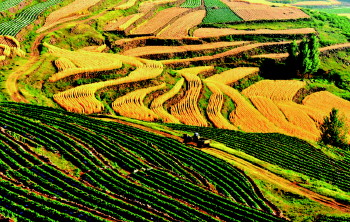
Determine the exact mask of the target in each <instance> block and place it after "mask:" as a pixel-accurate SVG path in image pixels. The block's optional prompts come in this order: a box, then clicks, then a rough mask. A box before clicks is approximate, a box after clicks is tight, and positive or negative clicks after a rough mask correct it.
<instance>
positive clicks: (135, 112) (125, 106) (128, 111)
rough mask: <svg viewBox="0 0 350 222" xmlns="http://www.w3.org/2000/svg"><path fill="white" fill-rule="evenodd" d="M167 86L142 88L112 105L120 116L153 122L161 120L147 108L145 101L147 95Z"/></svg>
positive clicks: (118, 99) (120, 98)
mask: <svg viewBox="0 0 350 222" xmlns="http://www.w3.org/2000/svg"><path fill="white" fill-rule="evenodd" d="M165 86H166V84H165V83H163V84H161V85H158V86H153V87H148V88H142V89H138V90H136V91H133V92H131V93H128V94H126V95H124V96H122V97H119V98H117V99H116V100H115V101H114V102H113V103H112V108H113V110H114V111H115V112H117V113H118V114H120V115H122V116H126V117H130V118H135V119H139V120H144V121H153V120H156V119H159V117H158V115H157V114H155V113H154V112H153V111H152V110H150V109H149V108H148V107H146V106H145V104H144V103H143V100H144V98H145V97H146V95H147V94H149V93H151V92H153V91H156V90H159V89H161V88H164V87H165Z"/></svg>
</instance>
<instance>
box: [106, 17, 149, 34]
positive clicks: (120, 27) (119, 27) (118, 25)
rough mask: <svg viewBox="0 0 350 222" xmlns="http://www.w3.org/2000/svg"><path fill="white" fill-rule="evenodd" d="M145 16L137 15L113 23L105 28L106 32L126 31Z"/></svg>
mask: <svg viewBox="0 0 350 222" xmlns="http://www.w3.org/2000/svg"><path fill="white" fill-rule="evenodd" d="M144 15H145V14H144V13H136V14H132V15H128V16H126V17H122V18H120V19H118V20H116V21H111V22H109V23H108V24H107V25H106V26H105V27H104V31H125V30H126V29H127V28H128V27H130V26H131V25H132V24H134V23H135V22H136V21H137V20H139V19H140V18H141V17H142V16H144Z"/></svg>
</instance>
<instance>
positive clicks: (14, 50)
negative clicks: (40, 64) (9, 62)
mask: <svg viewBox="0 0 350 222" xmlns="http://www.w3.org/2000/svg"><path fill="white" fill-rule="evenodd" d="M0 56H1V59H0V61H3V60H5V59H6V57H10V56H13V57H14V56H20V57H24V56H25V52H24V51H23V50H22V49H21V46H20V43H19V42H18V41H17V39H16V38H15V37H12V36H6V35H5V36H4V35H0Z"/></svg>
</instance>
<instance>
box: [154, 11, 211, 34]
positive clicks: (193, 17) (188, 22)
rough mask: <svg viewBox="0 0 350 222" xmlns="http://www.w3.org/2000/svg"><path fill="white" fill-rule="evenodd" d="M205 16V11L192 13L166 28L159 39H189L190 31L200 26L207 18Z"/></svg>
mask: <svg viewBox="0 0 350 222" xmlns="http://www.w3.org/2000/svg"><path fill="white" fill-rule="evenodd" d="M205 14H206V11H205V10H197V11H194V12H190V13H188V14H186V15H184V16H182V17H180V18H179V19H177V20H176V21H174V22H172V23H171V24H170V25H168V26H167V27H166V28H164V29H163V30H162V31H161V32H160V33H158V35H157V37H158V38H164V39H170V38H171V39H178V38H185V37H188V36H189V33H188V31H189V30H190V29H191V28H193V27H195V26H197V25H199V24H200V23H201V22H202V20H203V18H204V17H205Z"/></svg>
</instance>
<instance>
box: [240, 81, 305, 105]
mask: <svg viewBox="0 0 350 222" xmlns="http://www.w3.org/2000/svg"><path fill="white" fill-rule="evenodd" d="M305 86H306V83H305V82H302V81H298V80H262V81H259V82H257V83H255V84H253V85H251V86H250V87H248V88H246V89H244V90H243V91H242V94H243V95H245V96H247V97H252V96H263V97H266V98H269V99H272V100H274V101H292V99H293V97H294V96H295V94H296V93H297V92H298V91H299V90H300V89H301V88H303V87H305Z"/></svg>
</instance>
